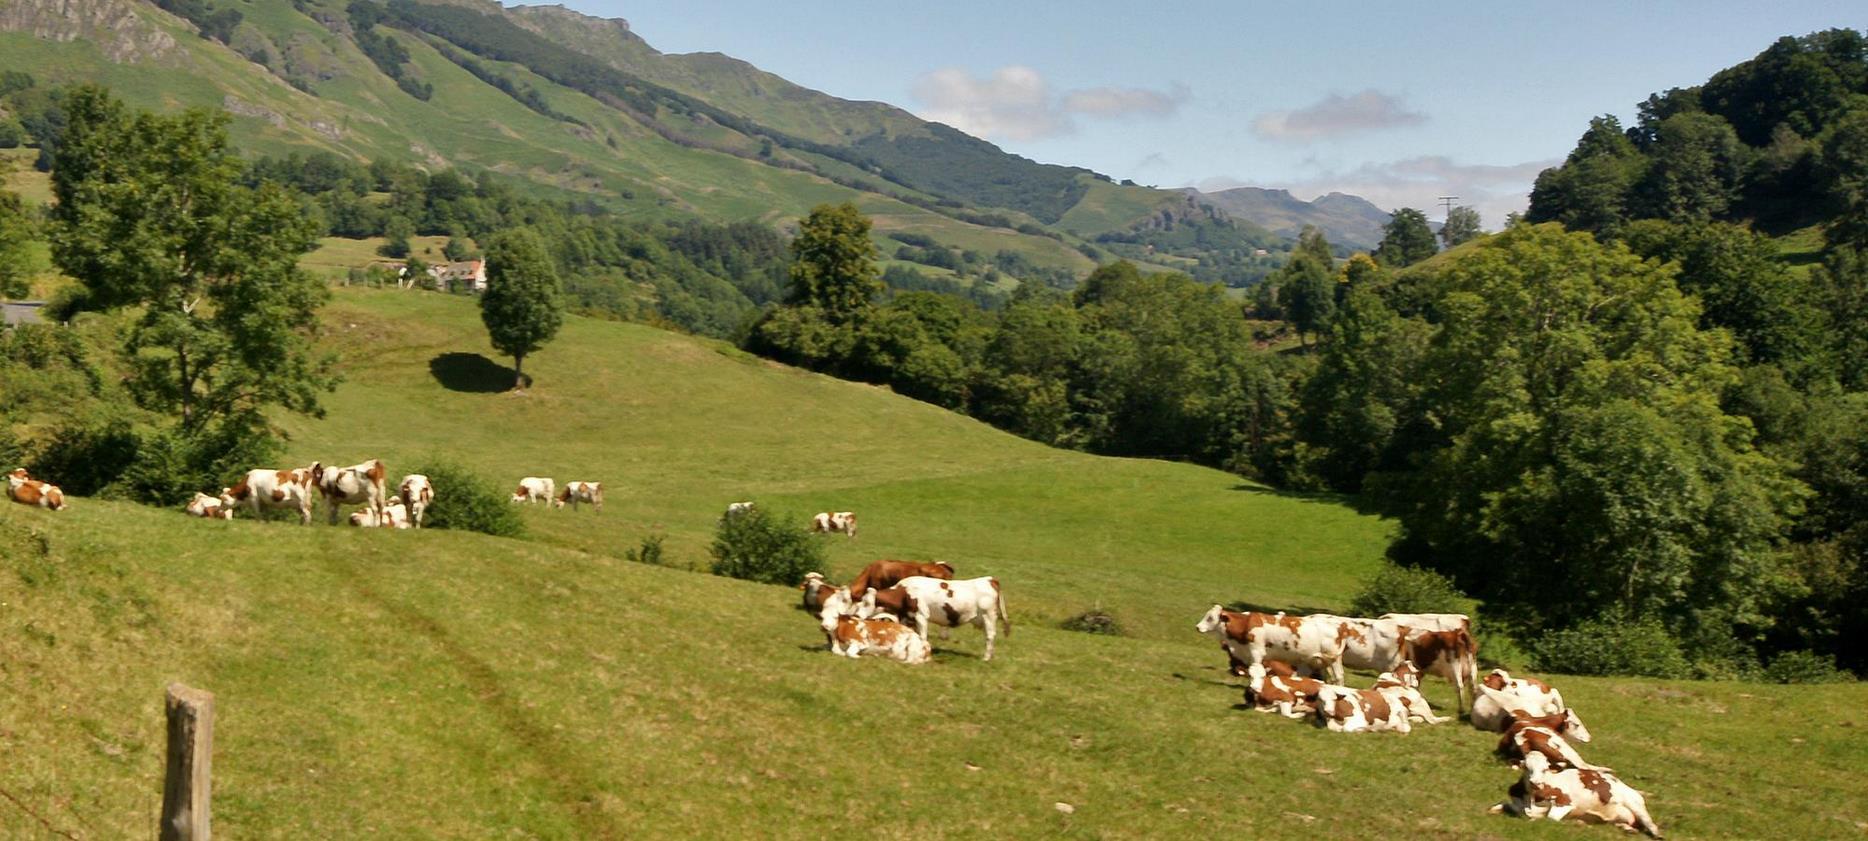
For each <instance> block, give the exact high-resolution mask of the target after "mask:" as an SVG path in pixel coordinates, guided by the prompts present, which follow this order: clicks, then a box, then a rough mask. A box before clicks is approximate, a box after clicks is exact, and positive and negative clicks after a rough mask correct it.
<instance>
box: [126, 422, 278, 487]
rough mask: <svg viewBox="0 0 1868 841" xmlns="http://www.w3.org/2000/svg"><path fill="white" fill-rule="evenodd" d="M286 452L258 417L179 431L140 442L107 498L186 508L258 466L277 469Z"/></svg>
mask: <svg viewBox="0 0 1868 841" xmlns="http://www.w3.org/2000/svg"><path fill="white" fill-rule="evenodd" d="M280 452H281V448H280V446H279V441H278V439H277V438H275V437H273V435H272V434H271V433H270V432H268V431H267V429H266V424H265V420H264V419H263V418H261V417H259V416H258V415H252V416H247V417H240V418H232V419H229V420H226V421H223V422H221V423H220V424H217V425H215V426H214V427H212V428H210V429H208V430H205V431H203V432H200V433H197V434H195V435H185V434H183V433H181V432H180V431H177V430H168V431H162V432H149V433H143V434H139V435H138V436H137V452H136V459H135V460H134V461H132V462H131V463H130V465H129V466H128V467H127V468H125V470H124V471H123V474H122V475H121V476H120V477H118V479H117V480H116V481H115V482H113V483H112V484H111V486H110V487H109V488H108V489H106V493H107V494H110V495H114V496H121V497H125V498H128V499H133V500H135V501H137V502H143V503H148V504H150V505H162V506H172V505H181V504H182V503H184V502H187V501H188V500H189V499H190V498H191V497H193V496H194V494H195V492H196V491H204V492H206V493H209V494H214V493H218V492H219V491H220V489H221V488H223V487H226V486H227V485H229V484H231V483H232V480H233V479H235V478H237V477H238V476H240V475H241V474H243V473H244V472H246V471H247V470H250V469H252V468H254V467H256V466H260V465H267V464H273V463H275V462H276V461H277V460H278V458H279V455H280Z"/></svg>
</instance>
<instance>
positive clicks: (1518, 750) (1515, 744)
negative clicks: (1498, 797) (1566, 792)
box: [1492, 710, 1613, 771]
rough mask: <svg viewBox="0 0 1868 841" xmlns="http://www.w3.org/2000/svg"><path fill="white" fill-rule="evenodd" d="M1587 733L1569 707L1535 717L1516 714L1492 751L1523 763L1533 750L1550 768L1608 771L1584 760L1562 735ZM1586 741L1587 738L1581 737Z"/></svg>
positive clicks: (1505, 758) (1499, 755) (1509, 760)
mask: <svg viewBox="0 0 1868 841" xmlns="http://www.w3.org/2000/svg"><path fill="white" fill-rule="evenodd" d="M1578 733H1580V734H1582V735H1583V736H1587V735H1589V731H1588V730H1587V729H1585V728H1584V727H1583V724H1582V722H1581V721H1580V720H1578V719H1576V718H1575V717H1574V715H1573V714H1572V713H1571V712H1570V711H1569V710H1564V711H1563V712H1560V713H1555V714H1553V715H1545V716H1538V717H1536V718H1528V717H1527V718H1520V719H1518V720H1517V721H1515V722H1512V725H1511V727H1509V728H1507V729H1506V730H1505V734H1504V735H1503V736H1500V737H1499V739H1498V747H1496V748H1494V749H1493V751H1492V752H1493V753H1494V754H1496V755H1497V756H1498V758H1500V759H1503V760H1505V761H1506V762H1509V763H1511V764H1512V765H1520V764H1523V762H1524V758H1525V757H1526V756H1529V755H1530V754H1533V753H1541V754H1543V755H1544V757H1545V758H1546V759H1549V760H1550V765H1551V767H1553V768H1588V769H1590V770H1592V771H1610V770H1613V769H1611V768H1605V767H1603V766H1601V765H1594V764H1591V763H1589V762H1587V761H1584V759H1583V756H1582V754H1580V753H1577V752H1576V748H1574V747H1571V746H1570V742H1569V740H1568V739H1566V738H1564V737H1565V736H1566V735H1576V734H1578ZM1583 741H1588V739H1583Z"/></svg>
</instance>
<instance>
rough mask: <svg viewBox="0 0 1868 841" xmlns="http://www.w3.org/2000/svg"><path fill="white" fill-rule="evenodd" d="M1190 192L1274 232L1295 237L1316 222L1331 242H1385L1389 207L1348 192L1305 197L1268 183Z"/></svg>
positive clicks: (1368, 245)
mask: <svg viewBox="0 0 1868 841" xmlns="http://www.w3.org/2000/svg"><path fill="white" fill-rule="evenodd" d="M1186 192H1188V193H1189V194H1191V195H1194V196H1197V197H1198V198H1199V199H1200V200H1201V201H1203V202H1207V203H1209V204H1212V205H1213V206H1215V207H1218V208H1219V209H1221V210H1224V211H1226V212H1227V213H1229V214H1231V215H1232V216H1233V217H1234V218H1236V219H1243V220H1246V221H1248V222H1252V223H1254V224H1257V225H1261V226H1263V227H1264V228H1266V229H1267V230H1270V231H1271V232H1272V233H1274V234H1278V235H1281V236H1286V237H1295V236H1297V235H1298V234H1300V233H1302V232H1303V230H1304V226H1306V225H1315V226H1316V227H1317V229H1318V230H1321V231H1322V232H1323V235H1324V236H1325V237H1328V238H1329V241H1330V243H1331V244H1333V245H1346V246H1349V247H1351V248H1358V249H1372V248H1374V247H1375V246H1376V245H1377V244H1379V243H1380V242H1381V239H1382V226H1383V225H1386V224H1388V212H1387V211H1385V210H1382V209H1381V208H1379V207H1376V206H1375V205H1373V204H1371V203H1369V201H1368V200H1367V199H1364V198H1362V197H1360V196H1352V195H1348V194H1346V193H1330V194H1328V195H1322V196H1318V197H1317V198H1316V199H1314V200H1312V201H1304V200H1303V199H1300V198H1297V197H1296V196H1293V195H1291V192H1290V191H1289V190H1276V189H1267V188H1264V187H1234V188H1232V189H1229V190H1215V191H1213V192H1210V193H1203V192H1201V191H1199V190H1194V189H1191V188H1189V189H1188V190H1187V191H1186Z"/></svg>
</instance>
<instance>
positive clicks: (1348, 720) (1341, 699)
mask: <svg viewBox="0 0 1868 841" xmlns="http://www.w3.org/2000/svg"><path fill="white" fill-rule="evenodd" d="M1385 684H1386V685H1388V686H1385ZM1375 685H1376V687H1377V688H1375V689H1350V688H1349V687H1346V686H1337V685H1335V684H1328V683H1326V684H1324V685H1323V688H1322V689H1320V690H1318V692H1317V723H1319V724H1321V725H1323V726H1324V727H1327V728H1329V729H1330V730H1333V731H1336V732H1338V733H1361V732H1364V731H1368V732H1378V731H1382V730H1393V731H1395V732H1396V733H1407V732H1409V731H1411V730H1412V729H1413V725H1412V724H1409V723H1408V711H1407V708H1406V707H1404V706H1402V705H1401V704H1398V703H1396V702H1395V699H1394V697H1393V696H1392V694H1391V693H1390V692H1389V691H1387V690H1388V688H1389V687H1390V686H1401V682H1400V681H1399V680H1396V679H1395V676H1394V675H1391V674H1386V673H1384V674H1383V675H1382V676H1381V677H1380V678H1378V679H1377V680H1376V682H1375Z"/></svg>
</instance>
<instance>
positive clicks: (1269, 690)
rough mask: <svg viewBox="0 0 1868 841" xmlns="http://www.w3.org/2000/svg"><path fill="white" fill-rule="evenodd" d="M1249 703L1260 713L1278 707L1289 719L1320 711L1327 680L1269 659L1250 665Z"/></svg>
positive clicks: (1247, 668)
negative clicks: (1300, 672)
mask: <svg viewBox="0 0 1868 841" xmlns="http://www.w3.org/2000/svg"><path fill="white" fill-rule="evenodd" d="M1246 678H1247V680H1246V684H1245V703H1247V704H1248V705H1250V706H1251V707H1252V708H1253V709H1256V710H1258V711H1259V712H1272V711H1273V710H1276V711H1277V713H1278V714H1279V715H1282V716H1284V717H1285V718H1303V717H1304V716H1306V715H1309V714H1311V713H1314V712H1316V709H1317V696H1318V695H1320V694H1322V692H1323V681H1320V680H1317V679H1315V678H1308V677H1298V675H1297V671H1296V670H1295V669H1292V668H1291V665H1290V664H1289V663H1284V662H1280V661H1277V660H1267V661H1265V662H1263V663H1253V664H1251V665H1249V666H1247V667H1246Z"/></svg>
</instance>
